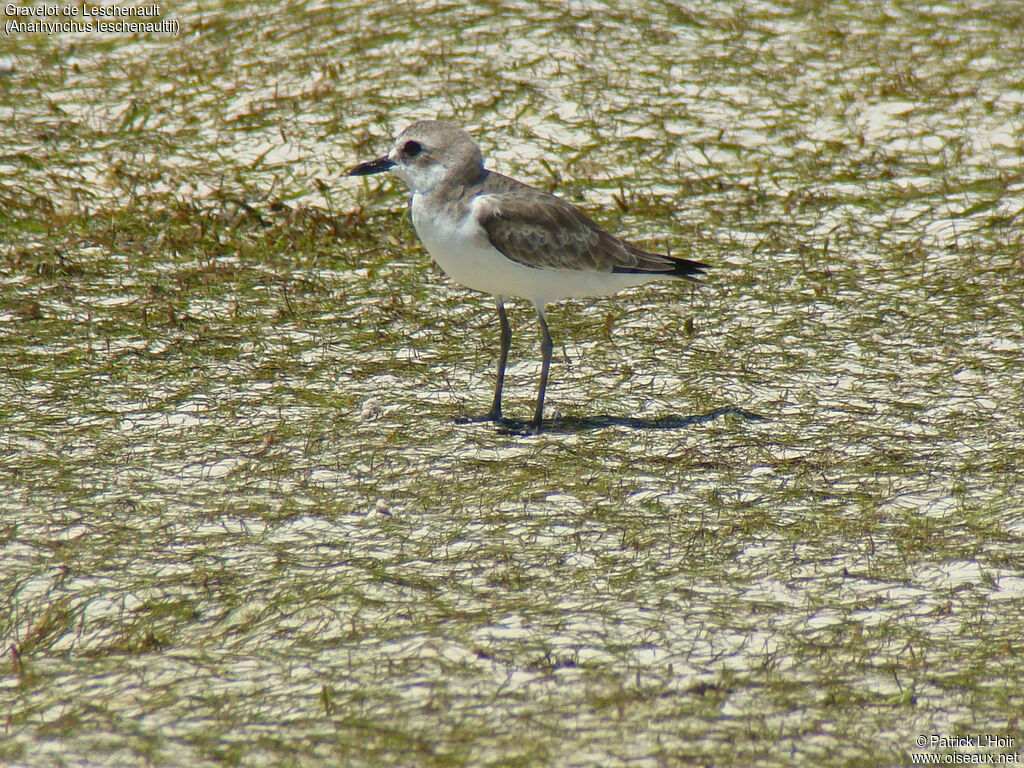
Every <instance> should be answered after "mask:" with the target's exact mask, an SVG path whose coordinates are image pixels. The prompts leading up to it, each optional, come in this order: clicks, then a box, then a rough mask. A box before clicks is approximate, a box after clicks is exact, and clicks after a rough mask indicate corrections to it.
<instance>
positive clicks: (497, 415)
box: [487, 296, 512, 421]
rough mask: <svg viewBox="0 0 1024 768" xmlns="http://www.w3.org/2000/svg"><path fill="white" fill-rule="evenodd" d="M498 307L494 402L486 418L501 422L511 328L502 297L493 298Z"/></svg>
mask: <svg viewBox="0 0 1024 768" xmlns="http://www.w3.org/2000/svg"><path fill="white" fill-rule="evenodd" d="M494 298H495V300H496V302H497V307H498V322H500V323H501V352H500V353H499V354H498V380H497V381H496V382H495V383H494V402H493V403H491V411H490V413H488V414H487V418H488V419H490V420H491V421H501V390H502V388H503V387H504V386H505V363H506V362H507V361H508V348H509V346H510V345H511V344H512V328H511V327H510V326H509V324H508V315H506V314H505V300H504V297H502V296H495V297H494Z"/></svg>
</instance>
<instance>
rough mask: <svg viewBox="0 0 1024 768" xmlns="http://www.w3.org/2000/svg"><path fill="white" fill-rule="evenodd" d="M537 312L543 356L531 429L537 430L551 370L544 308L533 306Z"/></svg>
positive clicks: (550, 344) (549, 339)
mask: <svg viewBox="0 0 1024 768" xmlns="http://www.w3.org/2000/svg"><path fill="white" fill-rule="evenodd" d="M534 307H535V308H536V310H537V320H538V322H539V323H540V333H541V339H540V351H541V354H542V355H543V362H542V363H541V366H540V389H538V390H537V410H536V412H535V413H534V414H533V427H534V429H537V430H539V429H540V427H541V421H542V419H543V416H544V392H545V391H546V390H547V388H548V370H549V369H550V368H551V350H552V348H553V345H552V343H551V334H550V333H549V332H548V321H547V320H546V319H545V317H544V307H543V306H541V305H540V304H534Z"/></svg>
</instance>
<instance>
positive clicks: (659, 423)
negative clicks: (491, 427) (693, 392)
mask: <svg viewBox="0 0 1024 768" xmlns="http://www.w3.org/2000/svg"><path fill="white" fill-rule="evenodd" d="M723 416H735V417H736V418H740V419H744V420H746V421H767V420H768V417H767V416H762V415H760V414H758V413H754V412H753V411H747V410H744V409H743V408H734V407H732V406H729V407H727V408H715V409H714V410H713V411H708V412H707V413H698V414H693V415H690V416H679V415H676V414H668V415H665V416H607V415H600V416H565V417H562V416H559V417H556V418H553V419H544V421H543V423H542V424H541V427H540V429H537V426H536V425H535V424H534V423H533V422H532V421H530V420H527V419H509V418H501V419H486V418H484V419H474V418H462V419H457V420H456V423H458V424H469V423H474V422H480V421H493V422H494V424H495V425H496V426H497V427H498V432H499V433H500V434H503V435H534V434H537V433H538V432H560V433H578V432H592V431H594V430H595V429H605V428H607V427H629V428H631V429H652V430H653V429H685V428H686V427H695V426H698V425H700V424H707V423H708V422H709V421H714V420H715V419H719V418H721V417H723Z"/></svg>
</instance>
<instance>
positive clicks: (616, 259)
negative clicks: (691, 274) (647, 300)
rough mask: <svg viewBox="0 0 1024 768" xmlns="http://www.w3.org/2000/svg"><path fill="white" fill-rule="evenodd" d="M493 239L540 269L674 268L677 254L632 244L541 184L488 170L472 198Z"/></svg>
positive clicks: (515, 257)
mask: <svg viewBox="0 0 1024 768" xmlns="http://www.w3.org/2000/svg"><path fill="white" fill-rule="evenodd" d="M473 208H474V211H475V213H476V215H477V220H478V221H479V223H480V226H482V227H483V229H484V231H485V232H486V233H487V238H488V239H489V240H490V243H491V245H493V246H494V247H495V248H497V249H498V250H499V251H501V253H503V254H504V255H505V256H506V257H507V258H509V259H511V260H512V261H515V262H518V263H519V264H523V265H524V266H527V267H534V268H537V269H563V270H592V271H595V272H613V271H616V272H617V271H636V272H671V271H672V269H673V266H674V260H673V259H671V258H669V257H666V256H659V255H657V254H653V253H648V252H646V251H643V250H641V249H640V248H637V247H635V246H631V245H628V244H627V243H624V242H623V241H621V240H619V238H617V237H615V236H614V235H612V234H611V233H609V232H606V231H605V230H603V229H601V227H599V226H598V225H597V224H596V223H595V222H594V221H592V220H591V219H590V218H589V217H588V216H587V215H586V214H585V213H583V211H581V210H579V209H578V208H576V207H575V206H573V205H570V204H569V203H567V202H565V201H564V200H560V199H559V198H557V197H555V196H554V195H549V194H547V193H546V192H543V191H541V190H539V189H534V188H533V187H529V186H527V185H525V184H521V183H519V182H517V181H515V180H514V179H510V178H508V177H506V176H502V175H501V174H497V173H490V174H488V178H487V179H486V181H485V183H484V185H483V188H482V189H481V190H480V192H479V193H478V196H477V198H476V200H475V201H474V204H473Z"/></svg>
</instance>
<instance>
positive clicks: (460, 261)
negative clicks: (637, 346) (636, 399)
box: [348, 120, 710, 432]
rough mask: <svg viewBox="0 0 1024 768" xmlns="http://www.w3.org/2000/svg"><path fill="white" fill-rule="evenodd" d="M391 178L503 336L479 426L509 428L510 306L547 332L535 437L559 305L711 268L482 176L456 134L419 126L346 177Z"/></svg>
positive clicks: (477, 159)
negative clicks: (493, 313)
mask: <svg viewBox="0 0 1024 768" xmlns="http://www.w3.org/2000/svg"><path fill="white" fill-rule="evenodd" d="M385 171H390V172H391V173H393V174H395V175H397V176H398V177H399V178H400V179H402V181H404V182H405V183H406V184H407V185H408V187H409V189H410V192H411V197H410V200H409V211H410V218H411V220H412V226H413V229H415V231H416V234H417V236H418V237H419V239H420V241H421V242H422V244H423V246H424V247H425V248H426V250H427V252H428V253H429V254H430V257H431V258H432V259H433V260H434V262H435V263H436V264H437V265H438V266H439V267H440V268H441V270H442V271H443V272H444V273H445V274H446V275H447V276H448V277H449V278H451V279H452V280H453V281H455V282H456V283H459V284H461V285H463V286H465V287H467V288H470V289H473V290H475V291H481V292H483V293H489V294H491V295H492V296H493V297H494V301H495V307H496V309H497V314H498V322H499V325H500V328H501V349H500V352H499V354H498V366H497V379H496V381H495V386H494V399H493V401H492V404H491V409H490V411H489V412H488V413H487V414H486V415H485V416H484V417H483V418H482V420H487V421H493V422H497V423H499V424H501V423H503V422H507V421H508V420H507V419H505V418H504V416H503V414H502V407H501V401H502V390H503V388H504V383H505V365H506V363H507V362H508V351H509V346H510V345H511V343H512V330H511V326H510V325H509V322H508V315H507V314H506V312H505V299H506V298H521V299H526V300H528V301H529V302H531V303H532V304H533V307H534V310H535V311H536V313H537V320H538V323H539V325H540V332H541V355H542V362H541V369H540V383H539V386H538V389H537V402H536V407H535V409H534V414H533V420H532V422H530V424H531V426H532V428H533V429H534V430H536V431H538V432H539V431H541V430H542V428H543V415H544V395H545V392H546V390H547V385H548V373H549V371H550V368H551V353H552V349H553V345H552V341H551V333H550V331H549V329H548V322H547V316H546V314H545V310H546V307H547V305H548V304H550V303H552V302H555V301H559V300H562V299H567V298H572V297H584V296H604V295H608V294H612V293H615V292H617V291H619V290H622V289H624V288H629V287H631V286H635V285H640V284H642V283H646V282H649V281H651V280H658V279H662V278H676V279H682V280H689V281H692V282H700V279H699V278H700V276H701V275H703V274H704V272H705V270H707V269H709V268H710V267H709V265H707V264H705V263H703V262H700V261H693V260H690V259H684V258H680V257H677V256H669V255H664V254H658V253H652V252H650V251H646V250H644V249H642V248H639V247H638V246H636V245H633V244H632V243H629V242H626V241H625V240H623V239H621V238H619V237H616V236H615V235H613V234H611V233H610V232H608V231H606V230H605V229H603V228H602V227H601V226H599V225H598V224H597V223H595V222H594V221H593V220H592V219H591V218H590V217H589V216H587V215H586V214H585V213H584V212H583V211H581V210H580V209H579V208H577V207H576V206H574V205H572V204H571V203H568V202H566V201H565V200H562V199H561V198H559V197H556V196H555V195H553V194H550V193H548V192H545V191H544V190H541V189H537V188H535V187H531V186H529V185H528V184H524V183H522V182H519V181H516V180H515V179H512V178H509V177H508V176H504V175H502V174H500V173H497V172H495V171H490V170H487V169H486V168H485V167H484V158H483V153H482V152H481V151H480V147H479V146H478V145H477V143H476V142H475V141H474V140H473V137H472V136H471V135H470V134H469V133H467V132H466V131H464V130H462V129H461V128H459V127H458V126H456V125H453V124H451V123H446V122H441V121H438V120H422V121H419V122H416V123H413V124H412V125H410V126H408V127H407V128H406V129H405V130H403V131H402V132H401V133H400V134H398V137H397V138H396V139H395V140H394V143H393V144H392V146H391V150H390V152H388V154H386V155H383V156H382V157H378V158H377V159H375V160H369V161H367V162H363V163H360V164H358V165H356V166H355V167H354V168H351V169H350V170H349V171H348V175H349V176H369V175H372V174H378V173H384V172H385Z"/></svg>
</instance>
